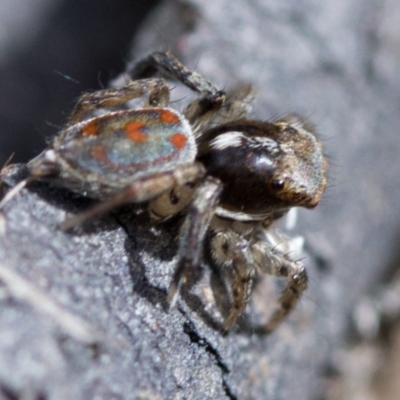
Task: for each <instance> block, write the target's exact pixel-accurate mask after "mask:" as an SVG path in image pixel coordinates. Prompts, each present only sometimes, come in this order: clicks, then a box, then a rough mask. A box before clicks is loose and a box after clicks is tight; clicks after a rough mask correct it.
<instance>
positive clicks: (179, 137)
mask: <svg viewBox="0 0 400 400" xmlns="http://www.w3.org/2000/svg"><path fill="white" fill-rule="evenodd" d="M170 140H171V143H172V144H173V145H174V146H175V147H176V148H178V149H182V148H184V147H185V145H186V143H187V137H186V136H185V135H184V134H183V133H175V134H174V135H172V136H171V139H170Z"/></svg>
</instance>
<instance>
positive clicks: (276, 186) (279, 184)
mask: <svg viewBox="0 0 400 400" xmlns="http://www.w3.org/2000/svg"><path fill="white" fill-rule="evenodd" d="M284 188H285V181H284V180H283V179H274V180H273V181H272V182H271V189H272V190H282V189H284Z"/></svg>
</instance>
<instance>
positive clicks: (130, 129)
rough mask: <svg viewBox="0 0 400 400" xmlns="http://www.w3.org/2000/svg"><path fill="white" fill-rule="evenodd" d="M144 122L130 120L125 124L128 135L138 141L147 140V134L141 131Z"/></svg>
mask: <svg viewBox="0 0 400 400" xmlns="http://www.w3.org/2000/svg"><path fill="white" fill-rule="evenodd" d="M143 126H144V124H143V123H142V122H138V121H131V122H128V123H127V124H126V125H125V126H124V130H125V132H126V134H127V137H128V138H129V139H131V140H133V141H134V142H136V143H143V142H145V141H146V140H147V135H146V134H145V133H143V132H141V131H140V129H141V128H143Z"/></svg>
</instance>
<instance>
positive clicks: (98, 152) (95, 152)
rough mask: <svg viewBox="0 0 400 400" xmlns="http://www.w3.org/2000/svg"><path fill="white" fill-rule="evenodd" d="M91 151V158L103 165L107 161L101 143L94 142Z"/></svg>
mask: <svg viewBox="0 0 400 400" xmlns="http://www.w3.org/2000/svg"><path fill="white" fill-rule="evenodd" d="M91 153H92V156H93V158H94V159H96V160H97V161H100V162H102V163H103V164H105V165H107V164H108V163H109V160H108V157H107V153H106V150H105V148H104V147H103V146H102V145H101V144H96V145H95V146H93V147H92V151H91Z"/></svg>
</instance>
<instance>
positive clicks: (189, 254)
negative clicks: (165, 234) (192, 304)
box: [167, 177, 222, 306]
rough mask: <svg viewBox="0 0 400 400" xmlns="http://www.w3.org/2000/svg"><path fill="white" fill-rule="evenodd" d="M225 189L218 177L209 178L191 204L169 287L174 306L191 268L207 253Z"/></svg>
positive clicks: (196, 193) (169, 294)
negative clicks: (207, 240)
mask: <svg viewBox="0 0 400 400" xmlns="http://www.w3.org/2000/svg"><path fill="white" fill-rule="evenodd" d="M221 191H222V185H221V182H220V181H219V180H218V179H215V178H212V177H208V178H206V180H205V181H204V182H203V183H202V184H201V185H200V186H199V187H198V188H197V190H196V192H195V193H194V199H193V202H192V204H191V205H190V207H189V209H188V211H187V215H186V219H185V222H184V223H183V225H182V228H181V232H180V238H179V253H178V257H179V260H178V265H177V267H176V270H175V273H174V276H173V278H172V282H171V284H170V287H169V290H168V297H167V300H168V302H169V303H170V305H171V306H174V304H175V303H176V300H177V298H178V295H179V290H180V288H181V286H182V284H183V283H184V282H185V281H186V276H185V275H186V273H188V271H189V269H190V268H193V267H196V266H198V264H199V262H200V258H201V255H202V252H203V243H204V238H205V235H206V233H207V229H208V227H209V225H210V222H211V219H212V217H213V215H214V211H215V208H216V207H217V204H218V199H219V196H220V194H221Z"/></svg>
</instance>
